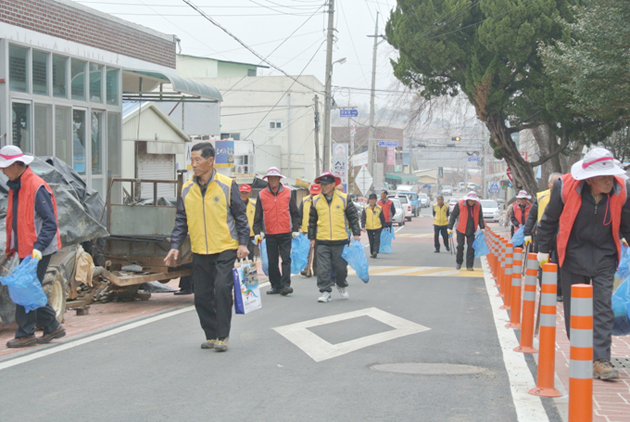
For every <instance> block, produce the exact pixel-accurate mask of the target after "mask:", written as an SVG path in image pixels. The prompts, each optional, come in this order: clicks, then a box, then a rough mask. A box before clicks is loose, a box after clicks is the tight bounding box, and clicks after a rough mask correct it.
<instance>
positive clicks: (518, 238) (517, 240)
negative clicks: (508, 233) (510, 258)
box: [512, 226, 525, 247]
mask: <svg viewBox="0 0 630 422" xmlns="http://www.w3.org/2000/svg"><path fill="white" fill-rule="evenodd" d="M524 230H525V226H521V227H520V228H519V229H518V230H517V231H515V232H514V235H513V236H512V246H514V247H517V246H523V243H525V234H524Z"/></svg>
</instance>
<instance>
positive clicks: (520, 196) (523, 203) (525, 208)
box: [510, 190, 532, 247]
mask: <svg viewBox="0 0 630 422" xmlns="http://www.w3.org/2000/svg"><path fill="white" fill-rule="evenodd" d="M530 199H531V195H529V194H528V193H527V192H526V191H524V190H521V191H518V193H517V194H516V201H514V203H512V214H511V215H510V221H511V222H512V229H511V234H512V236H514V231H515V230H518V229H519V228H520V227H521V226H524V225H525V223H526V222H527V216H529V211H530V210H531V208H532V204H531V203H530V202H529V200H530ZM514 246H515V247H516V246H521V245H514Z"/></svg>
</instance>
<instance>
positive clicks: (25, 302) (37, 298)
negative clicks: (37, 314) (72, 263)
mask: <svg viewBox="0 0 630 422" xmlns="http://www.w3.org/2000/svg"><path fill="white" fill-rule="evenodd" d="M38 262H39V261H38V260H37V259H33V257H32V256H31V255H29V256H27V257H26V258H24V260H23V261H22V263H20V265H18V266H17V268H15V269H14V270H13V272H12V273H11V274H9V275H8V276H6V277H1V278H0V283H2V284H4V285H5V286H7V287H8V288H9V296H11V300H13V302H15V303H16V304H18V305H21V306H24V309H25V310H26V312H30V311H32V310H35V309H37V308H41V307H42V306H44V305H46V303H47V302H48V298H47V297H46V294H45V293H44V289H42V285H41V283H40V282H39V279H38V278H37V263H38Z"/></svg>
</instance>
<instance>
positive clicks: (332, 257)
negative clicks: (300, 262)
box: [316, 243, 348, 292]
mask: <svg viewBox="0 0 630 422" xmlns="http://www.w3.org/2000/svg"><path fill="white" fill-rule="evenodd" d="M343 247H344V245H323V244H321V243H318V244H317V249H316V250H317V259H316V262H317V287H318V288H319V291H320V292H332V286H333V284H335V283H336V284H337V286H339V287H348V282H347V281H346V278H347V277H348V263H347V262H346V260H345V259H343V258H342V257H341V252H343Z"/></svg>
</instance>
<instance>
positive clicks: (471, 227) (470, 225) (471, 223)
mask: <svg viewBox="0 0 630 422" xmlns="http://www.w3.org/2000/svg"><path fill="white" fill-rule="evenodd" d="M470 209H471V208H469V207H466V211H469V210H470ZM459 212H460V210H459V202H458V203H457V204H455V206H454V207H453V212H452V213H451V217H450V218H449V220H448V228H449V229H450V230H452V229H453V226H454V225H455V222H456V221H457V218H458V217H459ZM469 217H470V218H469V219H468V222H467V223H466V233H464V234H465V235H466V236H472V235H473V234H475V220H474V219H473V218H472V216H469ZM479 228H480V229H485V228H486V225H485V223H484V222H483V207H482V206H481V204H479Z"/></svg>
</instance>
